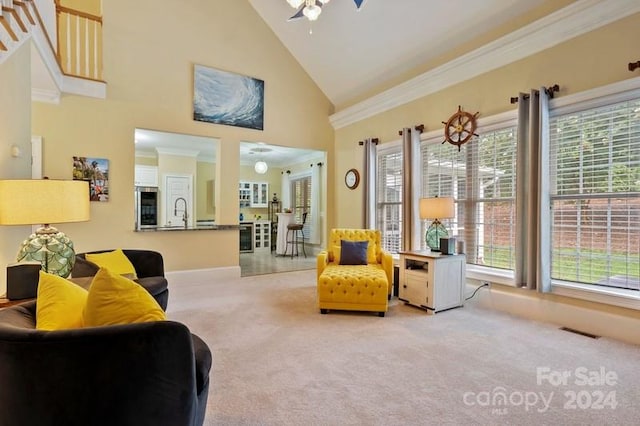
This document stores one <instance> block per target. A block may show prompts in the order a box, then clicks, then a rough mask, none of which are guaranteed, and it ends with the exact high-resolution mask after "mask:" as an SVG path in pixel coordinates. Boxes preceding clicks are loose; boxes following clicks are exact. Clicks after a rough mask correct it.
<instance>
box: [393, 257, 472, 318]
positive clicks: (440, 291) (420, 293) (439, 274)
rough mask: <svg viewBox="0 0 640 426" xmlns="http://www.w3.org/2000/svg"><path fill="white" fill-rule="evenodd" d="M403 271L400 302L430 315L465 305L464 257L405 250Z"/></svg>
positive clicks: (401, 269)
mask: <svg viewBox="0 0 640 426" xmlns="http://www.w3.org/2000/svg"><path fill="white" fill-rule="evenodd" d="M399 268H400V289H399V295H398V298H399V299H400V300H402V301H404V302H406V303H408V304H410V305H413V306H417V307H419V308H422V309H425V310H426V311H427V313H429V314H435V313H436V312H439V311H444V310H447V309H451V308H457V307H459V306H463V305H464V287H465V283H466V273H465V271H466V257H465V255H464V254H455V255H443V254H441V253H437V252H429V251H426V252H423V251H401V252H400V265H399Z"/></svg>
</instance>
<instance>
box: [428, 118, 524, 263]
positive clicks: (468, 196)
mask: <svg viewBox="0 0 640 426" xmlns="http://www.w3.org/2000/svg"><path fill="white" fill-rule="evenodd" d="M478 133H479V134H480V136H479V137H474V138H473V139H471V140H470V141H469V142H467V143H466V144H465V145H462V147H461V148H460V150H458V147H456V146H454V145H451V144H447V143H445V144H442V143H441V142H442V140H441V139H433V140H427V141H424V142H423V144H422V150H421V156H422V196H423V197H435V196H439V197H444V196H452V197H454V199H455V200H456V217H455V218H454V219H452V220H445V221H443V223H444V224H445V226H446V227H447V229H448V230H449V234H450V235H452V236H455V237H457V238H458V239H461V240H464V241H465V245H466V252H467V253H466V254H467V263H471V264H477V265H483V266H488V267H492V268H501V269H510V270H512V269H513V268H514V264H515V230H516V227H515V225H516V222H515V221H516V216H515V197H516V191H515V183H516V180H515V176H516V174H515V172H516V169H515V167H516V131H515V127H512V126H510V127H508V128H503V129H497V130H491V131H482V129H479V130H478ZM429 224H430V223H428V222H425V223H423V230H422V232H423V235H424V233H425V232H426V228H427V227H428V226H429ZM423 248H426V244H425V243H424V241H423Z"/></svg>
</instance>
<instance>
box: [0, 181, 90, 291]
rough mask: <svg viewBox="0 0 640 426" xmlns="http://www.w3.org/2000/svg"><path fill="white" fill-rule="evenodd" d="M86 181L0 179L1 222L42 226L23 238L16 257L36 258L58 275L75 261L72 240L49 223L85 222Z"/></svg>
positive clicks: (67, 272)
mask: <svg viewBox="0 0 640 426" xmlns="http://www.w3.org/2000/svg"><path fill="white" fill-rule="evenodd" d="M89 201H90V200H89V184H88V183H87V182H85V181H79V180H53V179H42V180H39V179H31V180H18V179H16V180H0V225H38V224H43V226H42V227H40V228H38V230H37V231H36V232H35V233H34V234H31V235H30V236H29V238H27V239H26V240H24V241H23V242H22V245H21V246H20V249H19V250H18V256H17V261H18V262H22V261H36V262H40V263H41V265H42V270H43V271H46V272H48V273H51V274H55V275H59V276H61V277H65V278H66V277H68V276H69V275H70V274H71V270H72V269H73V265H74V263H75V251H74V249H73V242H72V241H71V240H70V239H69V237H67V236H66V235H65V234H64V233H62V232H60V231H58V230H57V229H56V228H54V227H53V226H51V225H50V224H52V223H68V222H84V221H88V220H89V217H90V208H89Z"/></svg>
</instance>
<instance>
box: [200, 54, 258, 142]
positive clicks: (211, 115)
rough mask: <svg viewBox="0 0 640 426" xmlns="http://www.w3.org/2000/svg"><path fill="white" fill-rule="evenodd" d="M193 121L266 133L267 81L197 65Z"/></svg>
mask: <svg viewBox="0 0 640 426" xmlns="http://www.w3.org/2000/svg"><path fill="white" fill-rule="evenodd" d="M193 119H194V120H196V121H205V122H208V123H215V124H225V125H229V126H237V127H246V128H249V129H256V130H263V129H264V81H262V80H259V79H257V78H253V77H247V76H244V75H240V74H235V73H231V72H227V71H221V70H217V69H214V68H208V67H204V66H202V65H195V66H194V77H193Z"/></svg>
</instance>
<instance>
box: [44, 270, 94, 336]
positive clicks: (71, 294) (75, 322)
mask: <svg viewBox="0 0 640 426" xmlns="http://www.w3.org/2000/svg"><path fill="white" fill-rule="evenodd" d="M86 302H87V290H85V289H84V288H82V287H80V286H79V285H76V284H74V283H72V282H71V281H69V280H66V279H64V278H62V277H59V276H57V275H53V274H48V273H46V272H44V271H40V278H39V280H38V295H37V302H36V329H38V330H65V329H69V328H82V323H83V321H82V310H83V309H84V305H85V303H86Z"/></svg>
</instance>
